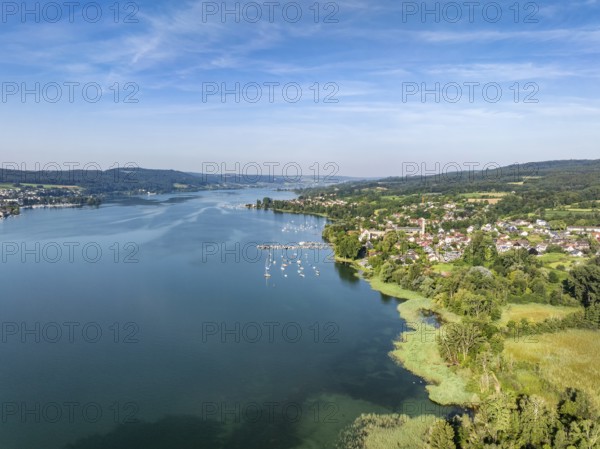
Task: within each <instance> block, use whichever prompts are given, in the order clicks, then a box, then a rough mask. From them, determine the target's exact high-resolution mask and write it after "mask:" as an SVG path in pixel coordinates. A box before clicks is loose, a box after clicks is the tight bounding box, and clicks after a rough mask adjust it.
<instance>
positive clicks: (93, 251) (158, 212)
mask: <svg viewBox="0 0 600 449" xmlns="http://www.w3.org/2000/svg"><path fill="white" fill-rule="evenodd" d="M266 195H269V196H276V197H280V198H285V197H290V194H288V193H275V192H264V191H257V190H245V191H226V192H225V191H223V192H221V191H219V192H203V193H198V194H192V195H171V196H154V197H148V198H142V199H132V200H129V201H124V202H121V203H112V204H106V205H103V206H102V207H100V208H98V209H91V208H90V209H83V210H82V209H79V210H77V209H75V210H71V209H64V210H36V211H27V212H25V213H23V214H22V215H21V216H20V217H16V218H11V219H9V220H5V221H3V222H1V223H0V235H1V241H2V254H1V260H0V280H1V285H2V291H1V293H0V295H1V296H0V313H1V316H2V318H1V320H0V321H1V324H2V329H1V331H2V335H1V342H0V360H1V365H0V398H1V399H0V401H1V406H2V409H1V410H2V417H1V418H2V419H1V422H0V426H1V431H0V447H2V448H3V449H60V448H66V447H68V448H73V449H74V448H77V449H91V448H94V449H107V448H110V449H121V448H123V449H124V448H127V449H136V448H140V449H142V448H143V449H155V448H192V447H193V448H202V447H206V448H211V449H218V448H220V447H223V448H238V447H239V448H242V447H243V448H245V449H253V448H257V449H259V448H260V449H269V448H274V449H275V448H276V449H286V448H324V447H328V445H330V444H331V443H332V442H333V441H334V440H335V437H336V435H337V433H338V432H339V430H340V429H341V428H342V427H343V426H344V425H346V424H348V423H349V422H351V421H352V420H353V419H354V418H355V417H356V416H357V415H358V414H359V413H360V412H370V411H372V412H382V413H383V412H392V411H398V412H409V413H411V412H412V413H420V412H424V411H430V412H431V411H435V410H436V409H435V407H434V406H433V405H432V404H431V403H430V402H428V401H427V400H426V394H425V390H424V385H423V384H421V383H420V381H419V379H418V378H416V377H415V376H413V375H411V374H410V373H408V372H406V371H405V370H403V369H402V368H400V367H398V366H396V365H395V364H394V363H393V362H392V361H391V360H390V359H389V357H388V355H387V353H388V351H389V350H390V349H392V343H391V342H392V339H393V338H394V336H395V335H397V334H398V333H399V332H400V331H401V329H402V325H403V323H402V322H401V320H400V319H399V318H398V316H397V312H396V302H395V301H393V300H390V299H389V298H384V297H382V295H380V294H379V293H376V292H374V291H372V290H371V289H370V288H369V286H368V284H367V283H366V282H364V281H361V280H359V279H357V278H356V277H355V276H354V272H353V271H352V270H351V269H349V268H348V267H345V266H342V265H337V264H334V263H332V262H331V261H330V260H329V258H328V256H329V254H328V252H327V251H319V252H315V251H313V252H309V251H303V252H300V254H297V255H294V251H290V252H288V254H287V255H286V257H287V258H288V259H294V260H296V259H298V258H299V259H300V260H302V265H299V264H297V263H296V264H293V263H289V264H288V267H287V268H286V269H285V270H281V266H282V263H284V262H285V259H284V258H282V257H281V256H282V252H281V251H275V252H273V254H272V255H271V258H272V260H273V261H275V263H271V266H270V270H269V272H270V273H272V276H271V277H270V278H266V277H265V276H264V273H265V266H266V263H267V259H268V257H269V256H268V253H267V252H261V253H259V252H257V250H256V248H255V244H256V243H263V242H268V241H272V242H282V243H288V242H297V241H316V240H318V241H320V240H321V239H320V233H321V229H322V227H323V225H324V223H325V221H324V220H323V219H320V218H314V217H303V216H298V215H289V214H274V213H271V212H264V211H254V210H246V209H244V208H235V207H233V206H236V205H239V204H243V203H246V202H254V201H255V199H256V198H262V197H263V196H266ZM22 244H26V246H22ZM36 245H37V246H36ZM100 252H101V254H100ZM300 266H303V267H304V270H303V271H302V270H300V271H301V272H302V273H303V274H304V277H302V276H300V274H299V273H298V269H299V267H300ZM313 267H314V268H313ZM317 271H318V272H319V273H320V275H319V276H317V274H316V273H317ZM285 275H287V277H286V276H285Z"/></svg>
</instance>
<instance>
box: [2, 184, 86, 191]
mask: <svg viewBox="0 0 600 449" xmlns="http://www.w3.org/2000/svg"><path fill="white" fill-rule="evenodd" d="M21 185H22V186H27V187H37V186H39V185H41V186H42V187H43V188H44V189H71V190H72V189H80V187H78V186H68V185H62V184H31V183H21ZM12 188H15V187H14V184H13V183H1V184H0V189H12Z"/></svg>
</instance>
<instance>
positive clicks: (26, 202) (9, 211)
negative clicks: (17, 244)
mask: <svg viewBox="0 0 600 449" xmlns="http://www.w3.org/2000/svg"><path fill="white" fill-rule="evenodd" d="M99 202H100V200H99V198H97V197H94V196H86V195H82V194H81V191H80V189H78V188H72V187H66V186H45V185H41V184H40V185H29V184H0V219H5V218H8V217H10V216H12V215H18V214H19V212H20V211H21V210H22V209H37V208H62V207H80V206H82V205H84V204H85V205H96V204H99Z"/></svg>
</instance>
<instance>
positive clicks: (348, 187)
mask: <svg viewBox="0 0 600 449" xmlns="http://www.w3.org/2000/svg"><path fill="white" fill-rule="evenodd" d="M405 168H406V170H405V173H404V175H403V176H399V177H391V178H385V179H380V180H376V181H362V182H361V181H358V182H347V183H343V184H339V185H336V186H331V187H328V188H317V189H308V190H306V191H304V192H303V196H319V195H323V194H325V195H331V194H335V196H336V197H338V198H355V199H358V198H360V199H363V200H367V201H369V200H371V201H377V200H381V198H382V197H387V198H389V197H393V196H405V195H412V194H418V195H427V194H444V195H458V194H471V193H472V194H478V193H482V192H488V193H489V192H498V193H504V194H505V195H503V196H502V200H501V201H500V202H498V204H496V205H495V208H496V210H497V212H498V213H500V214H506V215H511V214H515V213H532V212H536V211H538V212H539V211H544V210H547V209H556V208H561V207H566V206H574V205H576V207H577V208H578V209H577V210H580V209H593V210H596V209H597V208H598V206H599V204H598V203H599V201H598V200H600V160H566V161H545V162H534V163H527V164H515V165H509V166H506V167H499V168H492V169H489V170H485V171H482V170H481V169H479V170H476V169H473V170H463V171H454V172H453V171H451V168H452V167H451V166H448V167H447V170H445V169H444V167H443V166H440V167H439V170H438V171H437V173H436V174H431V172H432V171H433V168H432V165H431V164H430V165H429V166H428V167H427V170H428V172H427V176H424V175H423V176H422V175H420V174H419V173H418V172H416V173H415V171H416V170H418V169H419V167H417V166H410V167H405ZM423 170H425V167H423ZM408 173H412V175H411V176H408ZM566 212H567V213H568V212H569V211H566ZM574 213H576V212H574Z"/></svg>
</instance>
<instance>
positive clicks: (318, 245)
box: [257, 242, 331, 251]
mask: <svg viewBox="0 0 600 449" xmlns="http://www.w3.org/2000/svg"><path fill="white" fill-rule="evenodd" d="M257 248H258V249H261V250H265V251H270V250H278V249H283V250H301V249H308V250H310V249H312V250H321V249H331V245H330V244H329V243H325V242H298V243H285V244H283V243H264V244H262V245H258V246H257Z"/></svg>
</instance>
